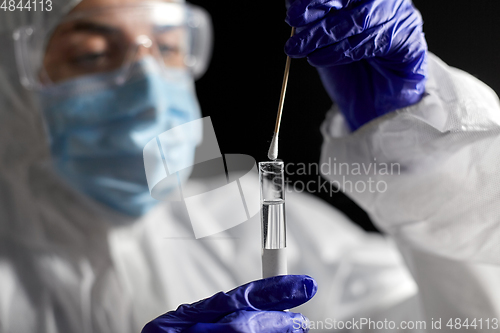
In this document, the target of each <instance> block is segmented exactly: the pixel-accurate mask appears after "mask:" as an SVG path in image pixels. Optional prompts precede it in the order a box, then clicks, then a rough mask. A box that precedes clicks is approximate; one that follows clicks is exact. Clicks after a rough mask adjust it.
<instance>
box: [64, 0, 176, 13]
mask: <svg viewBox="0 0 500 333" xmlns="http://www.w3.org/2000/svg"><path fill="white" fill-rule="evenodd" d="M145 2H146V1H144V0H82V1H81V2H80V3H79V4H78V5H77V6H76V7H75V8H74V9H73V10H72V11H71V13H76V12H79V11H84V10H89V9H95V8H99V7H109V6H112V7H114V6H121V5H137V4H141V3H145ZM148 2H149V1H148ZM152 2H160V3H162V2H177V3H183V2H184V0H181V1H179V0H155V1H152Z"/></svg>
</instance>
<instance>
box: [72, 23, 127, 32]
mask: <svg viewBox="0 0 500 333" xmlns="http://www.w3.org/2000/svg"><path fill="white" fill-rule="evenodd" d="M71 31H88V32H94V33H99V34H103V35H104V34H106V35H111V34H116V33H120V32H121V30H120V29H119V28H116V27H113V26H110V25H105V24H101V23H96V22H90V21H78V22H76V23H75V25H74V26H73V29H71Z"/></svg>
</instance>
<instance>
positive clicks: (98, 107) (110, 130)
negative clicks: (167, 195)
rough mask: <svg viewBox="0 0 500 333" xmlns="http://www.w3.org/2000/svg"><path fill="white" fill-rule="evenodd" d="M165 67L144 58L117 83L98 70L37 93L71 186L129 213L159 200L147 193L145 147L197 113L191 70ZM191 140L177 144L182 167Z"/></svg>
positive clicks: (55, 156) (189, 159) (55, 151)
mask: <svg viewBox="0 0 500 333" xmlns="http://www.w3.org/2000/svg"><path fill="white" fill-rule="evenodd" d="M166 71H167V74H168V76H167V75H164V74H161V69H160V68H159V67H158V65H157V63H156V60H154V59H153V58H152V57H146V58H144V59H142V60H141V61H139V62H137V63H136V64H135V65H134V66H133V68H132V70H131V74H129V77H128V79H127V81H126V82H125V83H123V84H122V85H116V84H110V83H109V82H112V80H110V78H112V77H114V76H116V73H108V74H97V75H92V76H87V77H83V78H78V79H74V80H70V81H66V82H63V83H61V84H57V85H54V86H51V87H49V88H46V89H44V90H42V91H41V92H40V94H39V95H40V103H41V106H42V111H43V115H44V117H45V120H46V123H47V127H48V131H49V136H50V146H51V151H52V156H53V160H54V164H55V168H56V169H57V171H58V172H59V174H60V175H61V176H62V177H63V178H65V179H66V180H67V181H68V182H69V183H70V184H71V185H73V186H74V187H75V188H77V189H78V190H80V191H82V192H84V193H86V194H87V195H89V196H90V197H92V198H94V199H96V200H97V201H99V202H101V203H104V204H106V205H108V206H110V207H112V208H114V209H116V210H118V211H120V212H123V213H126V214H128V215H135V216H138V215H142V214H144V213H145V212H147V211H148V210H149V209H150V208H151V207H153V206H154V205H155V204H156V203H157V202H158V201H156V200H155V199H153V198H152V197H151V196H150V193H149V188H148V184H147V180H146V175H145V171H144V164H143V148H144V146H145V145H146V144H147V143H148V142H149V141H150V140H151V139H153V138H154V137H155V136H157V135H159V134H161V133H163V132H165V131H167V130H169V129H170V128H172V127H175V126H177V125H180V124H183V123H186V122H189V121H192V120H194V119H198V118H200V116H201V113H200V109H199V106H198V102H197V99H196V94H195V90H194V83H193V80H192V79H191V77H190V75H189V74H188V73H187V72H186V71H182V70H173V69H167V70H166ZM200 135H201V134H200ZM192 142H193V144H182V145H181V147H182V149H183V151H182V153H179V152H177V154H176V156H177V158H178V162H179V163H182V165H192V162H193V161H194V152H195V147H196V143H197V140H192ZM184 174H185V173H184Z"/></svg>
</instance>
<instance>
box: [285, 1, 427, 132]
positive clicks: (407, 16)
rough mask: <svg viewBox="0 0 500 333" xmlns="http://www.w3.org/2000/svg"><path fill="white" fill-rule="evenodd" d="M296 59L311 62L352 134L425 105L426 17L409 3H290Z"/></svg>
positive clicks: (291, 50)
mask: <svg viewBox="0 0 500 333" xmlns="http://www.w3.org/2000/svg"><path fill="white" fill-rule="evenodd" d="M287 7H288V11H287V17H286V22H287V23H288V24H289V25H291V26H294V27H297V28H296V34H295V35H294V36H293V37H291V38H290V39H289V40H288V41H287V43H286V45H285V52H286V53H287V54H288V55H289V56H290V57H292V58H301V57H307V60H308V61H309V63H310V64H311V65H313V66H315V67H317V69H318V72H319V74H320V77H321V80H322V81H323V85H324V87H325V89H326V91H327V92H328V94H329V95H330V98H332V100H333V101H335V102H336V103H337V104H338V106H339V108H340V110H341V112H342V113H343V114H344V116H345V118H346V119H347V122H348V123H349V125H350V127H351V129H352V130H356V129H357V128H359V127H361V126H362V125H363V124H365V123H367V122H369V121H370V120H372V119H375V118H377V117H379V116H381V115H383V114H386V113H388V112H391V111H394V110H396V109H399V108H402V107H405V106H409V105H412V104H415V103H417V102H418V101H420V99H421V98H422V96H423V94H424V90H425V81H426V75H427V43H426V41H425V38H424V34H423V32H422V24H423V22H422V17H421V16H420V13H419V12H418V10H417V9H415V7H413V4H412V2H411V1H410V0H288V1H287Z"/></svg>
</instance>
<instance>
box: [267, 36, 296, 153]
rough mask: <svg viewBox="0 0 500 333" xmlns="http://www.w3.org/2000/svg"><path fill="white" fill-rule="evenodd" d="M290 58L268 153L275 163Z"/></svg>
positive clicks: (286, 66) (287, 59) (288, 62)
mask: <svg viewBox="0 0 500 333" xmlns="http://www.w3.org/2000/svg"><path fill="white" fill-rule="evenodd" d="M294 34H295V27H293V28H292V33H291V35H290V37H292V36H293V35H294ZM290 60H291V59H290V57H289V56H287V57H286V65H285V74H284V76H283V84H282V85H281V95H280V102H279V106H278V116H277V117H276V125H275V127H274V135H273V140H272V141H271V146H270V147H269V151H268V152H267V157H268V158H269V159H270V160H271V161H274V160H276V159H277V158H278V135H279V132H280V124H281V114H282V112H283V104H284V102H285V93H286V86H287V84H288V73H289V72H290Z"/></svg>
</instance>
